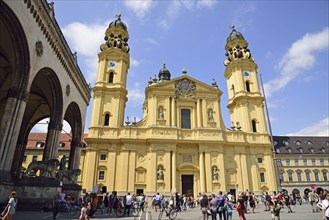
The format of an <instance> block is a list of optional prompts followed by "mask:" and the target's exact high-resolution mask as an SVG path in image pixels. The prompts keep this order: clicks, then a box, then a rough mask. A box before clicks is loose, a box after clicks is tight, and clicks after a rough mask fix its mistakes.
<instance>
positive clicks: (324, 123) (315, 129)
mask: <svg viewBox="0 0 329 220" xmlns="http://www.w3.org/2000/svg"><path fill="white" fill-rule="evenodd" d="M287 136H326V137H328V136H329V117H327V118H324V119H322V120H321V121H319V123H317V124H314V125H311V126H308V127H306V128H303V129H302V130H300V131H297V132H296V133H291V134H287Z"/></svg>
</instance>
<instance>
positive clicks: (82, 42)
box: [62, 22, 108, 57]
mask: <svg viewBox="0 0 329 220" xmlns="http://www.w3.org/2000/svg"><path fill="white" fill-rule="evenodd" d="M107 26H108V24H91V25H87V24H82V23H80V22H74V23H71V24H69V25H67V26H65V27H64V28H62V31H63V33H64V35H65V38H66V39H68V40H69V41H70V42H71V43H72V44H71V46H72V47H73V48H74V49H75V50H76V51H77V52H78V55H84V56H88V57H91V56H95V54H97V53H98V52H99V47H100V45H101V44H102V43H104V36H105V35H104V33H105V31H106V29H107Z"/></svg>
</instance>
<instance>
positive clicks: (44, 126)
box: [31, 118, 71, 133]
mask: <svg viewBox="0 0 329 220" xmlns="http://www.w3.org/2000/svg"><path fill="white" fill-rule="evenodd" d="M49 121H50V119H49V118H45V119H42V120H41V121H39V122H38V123H37V124H35V125H34V127H33V128H32V130H31V132H34V133H47V132H48V124H49ZM64 132H67V133H70V132H71V126H70V124H69V123H67V121H65V120H64V121H63V128H62V133H64Z"/></svg>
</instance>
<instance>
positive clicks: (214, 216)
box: [210, 194, 218, 220]
mask: <svg viewBox="0 0 329 220" xmlns="http://www.w3.org/2000/svg"><path fill="white" fill-rule="evenodd" d="M217 208H218V200H217V199H216V196H215V194H211V200H210V211H211V220H217Z"/></svg>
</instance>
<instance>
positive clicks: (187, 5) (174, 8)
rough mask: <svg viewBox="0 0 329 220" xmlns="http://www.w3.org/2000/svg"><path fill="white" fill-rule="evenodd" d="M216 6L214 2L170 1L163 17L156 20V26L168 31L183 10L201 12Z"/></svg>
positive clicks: (207, 0) (203, 0) (212, 0)
mask: <svg viewBox="0 0 329 220" xmlns="http://www.w3.org/2000/svg"><path fill="white" fill-rule="evenodd" d="M216 4H217V1H214V0H196V1H171V3H170V5H169V7H168V11H167V13H166V16H165V17H160V18H159V19H158V22H157V24H158V26H159V27H160V28H163V29H165V30H168V29H169V28H170V27H171V25H172V24H173V23H174V21H175V19H176V18H177V16H178V15H180V14H182V10H183V9H187V10H189V11H194V10H201V9H204V8H213V7H214V6H215V5H216Z"/></svg>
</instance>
